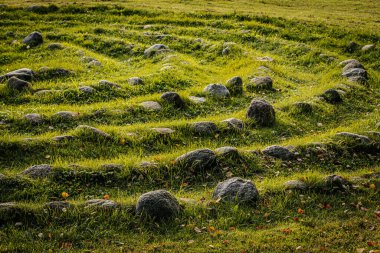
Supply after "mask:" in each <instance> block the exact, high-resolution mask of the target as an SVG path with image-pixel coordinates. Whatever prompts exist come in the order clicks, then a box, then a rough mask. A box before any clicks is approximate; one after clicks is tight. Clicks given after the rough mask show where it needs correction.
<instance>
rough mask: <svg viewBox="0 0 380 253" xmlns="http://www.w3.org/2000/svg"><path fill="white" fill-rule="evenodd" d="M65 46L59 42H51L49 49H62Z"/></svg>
mask: <svg viewBox="0 0 380 253" xmlns="http://www.w3.org/2000/svg"><path fill="white" fill-rule="evenodd" d="M63 48H64V47H63V46H62V45H61V44H59V43H51V44H49V45H48V46H47V49H49V50H60V49H63Z"/></svg>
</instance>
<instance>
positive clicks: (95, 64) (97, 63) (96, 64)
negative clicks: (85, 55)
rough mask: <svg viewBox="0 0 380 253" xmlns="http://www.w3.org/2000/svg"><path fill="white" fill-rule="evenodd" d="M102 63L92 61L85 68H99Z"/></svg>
mask: <svg viewBox="0 0 380 253" xmlns="http://www.w3.org/2000/svg"><path fill="white" fill-rule="evenodd" d="M101 66H102V63H101V62H100V61H98V60H92V61H90V62H88V63H87V67H101Z"/></svg>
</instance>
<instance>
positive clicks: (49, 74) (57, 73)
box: [36, 67, 74, 79]
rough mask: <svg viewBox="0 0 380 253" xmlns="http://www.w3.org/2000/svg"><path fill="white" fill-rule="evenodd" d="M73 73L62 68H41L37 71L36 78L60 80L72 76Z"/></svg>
mask: <svg viewBox="0 0 380 253" xmlns="http://www.w3.org/2000/svg"><path fill="white" fill-rule="evenodd" d="M73 73H74V72H72V71H70V70H67V69H64V68H48V67H42V68H41V69H40V70H39V71H37V73H36V76H37V77H38V78H41V79H52V78H60V77H67V76H70V75H72V74H73Z"/></svg>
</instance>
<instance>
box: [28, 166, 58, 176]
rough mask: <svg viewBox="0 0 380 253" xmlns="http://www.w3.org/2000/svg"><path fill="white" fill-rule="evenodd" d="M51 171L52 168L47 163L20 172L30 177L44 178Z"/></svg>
mask: <svg viewBox="0 0 380 253" xmlns="http://www.w3.org/2000/svg"><path fill="white" fill-rule="evenodd" d="M52 172H53V169H52V167H51V166H50V165H49V164H40V165H34V166H32V167H29V168H27V169H26V170H24V171H23V172H22V173H21V174H22V175H26V176H29V177H31V178H44V177H48V176H50V175H51V173H52Z"/></svg>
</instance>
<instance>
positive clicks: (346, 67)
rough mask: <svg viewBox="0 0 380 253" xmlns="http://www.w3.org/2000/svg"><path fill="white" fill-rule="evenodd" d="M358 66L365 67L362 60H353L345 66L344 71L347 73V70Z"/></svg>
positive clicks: (359, 67)
mask: <svg viewBox="0 0 380 253" xmlns="http://www.w3.org/2000/svg"><path fill="white" fill-rule="evenodd" d="M356 68H358V69H364V66H363V65H362V64H361V63H360V62H358V61H352V62H350V63H348V64H346V65H345V66H344V67H343V72H342V73H345V72H347V71H348V70H350V69H356Z"/></svg>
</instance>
